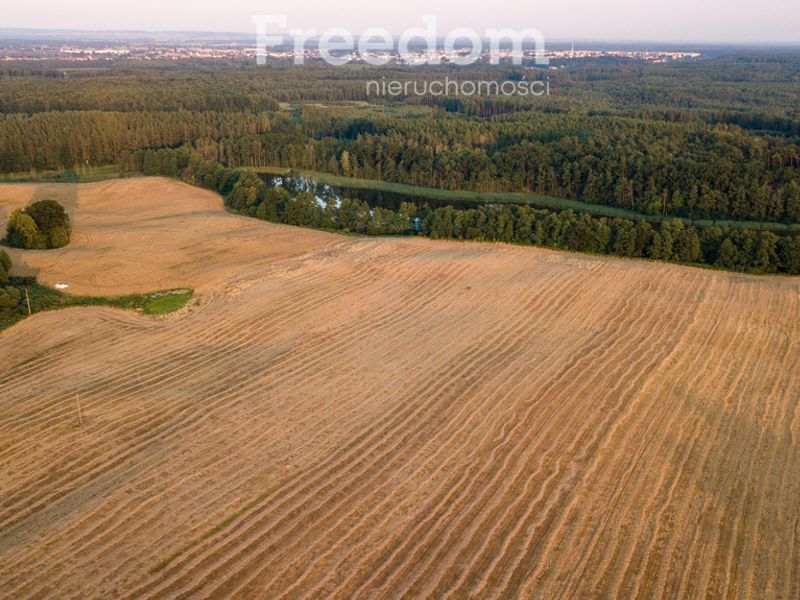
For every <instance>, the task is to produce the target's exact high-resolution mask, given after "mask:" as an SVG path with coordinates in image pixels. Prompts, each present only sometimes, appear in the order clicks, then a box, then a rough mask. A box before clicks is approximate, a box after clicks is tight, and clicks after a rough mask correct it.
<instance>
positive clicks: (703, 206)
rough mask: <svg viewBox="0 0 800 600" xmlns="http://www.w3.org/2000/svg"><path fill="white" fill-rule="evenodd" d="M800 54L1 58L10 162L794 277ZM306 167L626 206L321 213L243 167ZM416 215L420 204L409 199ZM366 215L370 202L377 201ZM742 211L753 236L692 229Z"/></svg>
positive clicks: (366, 221) (324, 218) (452, 231)
mask: <svg viewBox="0 0 800 600" xmlns="http://www.w3.org/2000/svg"><path fill="white" fill-rule="evenodd" d="M445 75H447V76H448V77H451V78H461V79H469V78H471V79H478V78H480V79H484V80H487V79H488V80H492V79H493V80H498V81H504V80H508V79H511V80H518V79H520V78H522V77H527V78H531V79H545V78H546V79H547V80H548V81H549V83H550V87H551V89H552V90H553V92H552V95H551V96H549V97H543V98H530V97H526V98H522V97H485V96H484V97H431V96H428V97H408V98H404V97H398V98H395V97H386V98H380V97H370V96H369V95H367V94H366V85H365V83H366V81H368V80H372V79H376V78H380V77H387V78H394V79H401V78H402V79H407V80H408V79H414V80H426V79H434V78H441V77H443V76H445ZM798 88H800V54H791V53H790V54H777V53H776V54H769V53H765V52H762V53H759V54H754V55H747V54H741V53H732V54H731V55H728V56H722V57H716V58H710V59H707V60H699V61H687V62H678V63H674V64H645V63H640V62H636V61H625V60H586V61H570V62H567V63H563V64H558V63H557V64H555V65H554V67H553V68H550V69H547V70H543V69H533V68H522V67H508V66H489V65H480V64H479V65H475V66H472V67H454V66H446V65H445V66H438V67H426V68H406V67H399V66H387V67H382V68H375V67H367V66H364V65H352V66H349V67H345V68H336V69H332V68H330V67H325V66H321V65H314V64H310V65H307V66H305V67H286V66H276V65H272V66H270V67H262V68H256V67H253V66H251V65H247V64H242V63H230V64H224V65H223V64H218V63H213V62H203V61H192V62H184V63H180V62H179V63H170V64H160V63H153V64H136V63H133V62H132V61H120V62H119V63H116V64H114V65H113V66H111V67H110V68H108V69H102V70H99V69H72V70H70V71H69V72H66V71H62V70H60V69H59V66H58V65H42V64H10V65H7V66H4V67H3V68H2V69H0V172H3V173H19V172H27V171H38V170H45V169H56V170H58V169H75V168H83V167H86V166H99V165H108V164H117V165H119V166H120V168H121V169H122V170H124V171H127V172H141V173H144V174H146V175H154V174H159V175H166V176H170V177H181V178H183V179H184V180H188V181H192V182H193V183H197V184H198V185H202V186H204V187H207V188H209V189H217V190H219V191H220V192H221V193H222V194H223V196H225V197H226V201H227V202H228V203H229V205H230V206H231V208H233V209H235V210H238V211H240V212H244V213H246V214H249V215H251V216H257V217H260V218H265V219H269V220H273V221H281V222H285V223H291V224H297V225H304V226H311V227H321V228H329V229H337V230H347V231H350V232H354V233H390V234H399V233H418V234H422V235H429V236H431V237H449V238H455V239H478V240H490V241H512V242H516V243H531V244H536V245H544V246H551V247H558V248H564V249H572V250H581V251H589V252H598V253H610V254H618V255H621V256H640V257H647V258H656V259H660V260H671V261H679V262H688V263H701V264H708V265H715V266H719V267H723V268H731V269H738V270H751V271H755V272H789V273H795V272H797V265H796V260H797V259H796V253H797V250H796V246H797V242H796V239H795V238H792V237H789V236H779V235H776V234H774V233H768V232H766V231H762V229H761V228H760V227H759V223H783V224H798V223H800V108H798V103H797V101H796V100H797V89H798ZM266 166H269V167H286V168H289V169H299V168H307V169H313V170H317V171H323V172H327V173H331V174H335V175H342V176H345V177H360V178H365V179H370V180H375V181H386V182H397V183H408V184H412V185H422V186H426V187H433V188H441V189H446V190H470V191H476V192H495V193H498V192H499V193H504V192H505V193H509V192H529V193H535V194H543V195H547V196H551V197H554V198H566V199H573V200H579V201H581V202H584V203H589V204H594V205H603V206H610V207H619V208H624V209H626V210H629V211H633V212H634V213H637V214H641V215H642V216H643V217H646V218H647V222H645V221H641V222H640V221H639V220H630V219H608V218H599V217H597V216H593V215H590V214H583V213H581V214H578V213H574V212H569V211H543V210H540V209H533V208H529V207H519V206H502V205H496V206H482V207H476V208H474V209H457V208H455V207H444V208H437V209H429V208H428V207H425V206H409V207H407V209H408V210H405V211H402V210H401V211H399V212H398V214H388V212H392V213H394V212H397V211H387V209H380V210H378V209H370V208H369V207H367V209H364V207H363V206H359V205H358V203H357V202H342V203H341V205H340V206H336V205H331V206H327V207H323V206H322V205H320V204H319V203H318V202H317V201H316V199H314V198H308V197H303V196H301V195H297V196H295V197H289V198H286V197H283V195H281V194H280V193H279V192H277V191H271V190H268V189H266V188H265V186H263V182H259V181H257V179H258V178H257V176H255V175H253V174H248V173H245V172H242V171H240V170H239V169H240V168H242V167H266ZM412 209H413V210H412ZM367 213H369V214H367ZM700 220H703V221H704V222H706V221H709V220H710V221H712V222H713V221H716V220H725V221H741V222H742V223H743V224H745V227H744V228H743V229H736V230H734V229H733V228H725V227H718V226H710V227H708V226H700V225H699V224H698V225H695V221H700Z"/></svg>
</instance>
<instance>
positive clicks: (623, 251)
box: [139, 148, 800, 274]
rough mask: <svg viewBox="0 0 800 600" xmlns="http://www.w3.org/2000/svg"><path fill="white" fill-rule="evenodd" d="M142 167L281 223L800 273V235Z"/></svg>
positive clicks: (153, 154)
mask: <svg viewBox="0 0 800 600" xmlns="http://www.w3.org/2000/svg"><path fill="white" fill-rule="evenodd" d="M139 160H141V161H142V162H143V163H144V162H148V164H151V165H154V166H161V167H163V168H164V169H165V171H164V172H154V173H153V174H160V175H170V174H172V173H173V172H174V169H177V170H178V171H179V172H180V176H181V177H182V178H183V179H184V180H185V181H188V182H190V183H193V184H195V185H200V186H202V187H205V188H208V189H211V190H216V191H217V192H219V193H220V194H222V195H223V197H224V198H225V204H226V206H228V207H229V208H231V209H232V210H234V211H236V212H238V213H240V214H244V215H247V216H251V217H255V218H259V219H262V220H267V221H272V222H276V223H285V224H288V225H297V226H301V227H311V228H318V229H326V230H332V231H343V232H347V233H358V234H366V235H417V234H418V235H424V236H427V237H431V238H434V239H455V240H475V241H486V242H504V243H514V244H525V245H536V246H545V247H550V248H558V249H562V250H573V251H577V252H590V253H595V254H608V255H615V256H622V257H630V258H649V259H653V260H662V261H667V262H678V263H688V264H698V265H708V266H714V267H718V268H723V269H728V270H735V271H744V272H751V273H788V274H800V236H778V235H776V234H774V233H772V232H769V231H761V230H756V229H740V228H730V227H716V226H712V227H695V226H693V225H687V224H685V223H684V222H683V221H681V220H679V219H664V220H663V221H661V223H660V224H658V225H651V224H650V223H649V222H647V221H646V220H644V219H641V220H636V221H634V220H630V219H619V218H615V219H609V218H606V217H595V216H592V215H590V214H588V213H575V212H574V211H571V210H564V211H551V210H545V209H537V208H532V207H529V206H517V205H486V206H480V207H476V208H470V209H459V208H455V207H453V206H445V207H441V208H430V207H428V206H427V205H425V206H417V205H415V204H412V203H403V204H401V205H400V207H399V210H397V211H394V210H390V209H387V208H383V207H374V208H372V207H370V206H369V205H368V204H367V203H366V202H364V201H360V200H353V199H349V198H345V199H343V200H341V201H340V202H337V201H336V200H335V199H333V198H329V199H328V200H327V201H325V202H324V203H323V202H322V201H321V200H319V199H318V198H316V197H315V196H313V195H312V194H310V193H308V192H299V193H297V194H295V195H294V196H293V195H291V194H290V193H289V192H288V191H287V190H285V189H284V188H274V187H271V186H269V185H267V184H266V183H265V182H264V180H263V179H261V178H260V177H259V176H258V175H257V174H255V173H253V172H249V171H241V170H239V169H232V168H227V167H224V166H223V165H221V164H220V163H218V162H215V161H211V160H206V159H204V158H202V157H201V156H198V155H196V154H193V153H192V152H191V150H189V149H188V148H182V149H180V150H177V151H170V150H161V151H145V152H142V153H141V154H140V156H139Z"/></svg>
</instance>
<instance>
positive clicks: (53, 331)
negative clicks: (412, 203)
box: [0, 179, 800, 600]
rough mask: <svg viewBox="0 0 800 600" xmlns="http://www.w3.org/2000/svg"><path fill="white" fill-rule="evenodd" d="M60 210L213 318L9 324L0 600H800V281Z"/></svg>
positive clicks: (112, 277)
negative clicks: (193, 293)
mask: <svg viewBox="0 0 800 600" xmlns="http://www.w3.org/2000/svg"><path fill="white" fill-rule="evenodd" d="M42 194H48V195H56V194H58V196H57V197H59V198H66V197H67V196H68V195H69V194H73V195H74V196H75V199H74V200H73V201H72V204H70V210H71V212H72V213H73V215H74V217H75V223H76V236H75V245H74V247H69V248H67V249H65V250H64V251H63V252H62V253H60V254H58V255H57V256H56V255H53V256H54V258H50V257H51V255H50V254H44V253H30V252H28V253H24V254H23V255H22V256H21V257H20V255H19V253H17V254H15V258H16V259H17V260H21V261H22V262H23V263H24V264H25V265H26V267H27V268H29V269H36V270H39V276H40V277H41V278H42V279H43V280H44V281H49V282H53V281H57V280H58V281H62V280H66V281H67V282H69V283H70V284H71V285H72V286H73V288H72V290H73V291H81V292H91V293H122V292H126V291H133V290H143V291H144V290H147V291H152V290H153V289H157V288H159V287H179V286H187V285H192V286H195V287H196V288H197V292H198V296H199V298H200V304H199V306H197V307H195V308H193V309H192V310H191V311H189V312H185V313H183V314H180V315H177V316H173V317H171V318H167V319H161V320H159V319H154V318H146V317H142V316H138V315H136V314H133V313H127V312H121V311H114V310H111V309H102V308H92V309H71V310H68V311H61V312H53V313H45V314H40V315H36V316H34V317H33V318H31V319H28V320H26V321H24V322H22V323H21V324H19V325H17V326H15V327H14V328H12V329H10V330H8V331H6V332H4V333H0V365H2V370H1V371H0V596H3V597H7V598H42V597H50V598H111V597H126V598H137V599H138V598H173V597H181V598H219V597H229V596H237V597H243V598H270V599H272V598H342V599H345V598H401V597H403V598H412V597H434V598H439V597H448V598H454V599H459V600H460V599H462V598H468V597H474V598H548V599H550V598H561V597H564V598H591V597H596V598H613V597H620V598H627V597H631V598H633V597H638V598H643V599H649V598H655V597H670V598H672V597H680V598H698V597H708V598H720V597H736V598H752V599H761V598H798V597H800V406H799V404H798V401H799V400H800V369H798V368H797V366H798V364H800V282H798V280H796V279H778V278H756V277H749V276H740V275H733V274H725V273H716V272H711V271H702V270H696V269H689V268H683V267H676V266H668V265H663V264H656V263H647V262H642V261H621V260H614V259H602V258H597V257H586V256H579V255H571V254H563V253H557V252H550V251H545V250H537V249H533V248H519V247H506V246H498V245H481V244H466V243H464V244H462V243H453V242H434V241H430V240H423V239H378V238H370V239H366V238H365V239H356V238H344V237H336V236H331V235H327V234H322V233H318V232H311V231H304V230H299V229H293V228H288V227H281V226H276V225H270V224H267V223H261V222H257V221H255V220H247V219H243V218H240V217H236V216H233V215H229V214H226V213H224V212H223V211H222V208H221V202H220V200H219V198H217V197H216V196H214V195H213V194H208V193H204V192H202V191H199V190H195V189H193V188H189V187H186V186H183V185H180V184H177V183H173V182H168V181H165V180H152V179H141V180H130V181H122V182H114V183H104V184H91V185H86V186H78V187H73V188H71V189H70V188H68V187H65V186H53V187H50V188H41V187H38V186H14V187H11V186H5V187H3V186H0V198H2V202H1V203H0V205H2V206H3V207H5V209H6V210H8V209H9V208H10V207H11V206H12V205H13V204H14V203H15V202H16V203H21V202H26V201H28V200H29V199H30V198H31V197H33V196H36V195H42ZM23 196H24V197H23ZM98 265H99V266H100V267H101V272H99V273H98V274H97V275H96V276H95V275H94V274H93V269H94V268H96V267H97V266H98Z"/></svg>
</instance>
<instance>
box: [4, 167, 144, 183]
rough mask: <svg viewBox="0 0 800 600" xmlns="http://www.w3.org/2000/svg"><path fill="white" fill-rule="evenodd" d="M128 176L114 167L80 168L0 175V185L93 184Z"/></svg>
mask: <svg viewBox="0 0 800 600" xmlns="http://www.w3.org/2000/svg"><path fill="white" fill-rule="evenodd" d="M128 175H130V174H129V173H125V172H123V171H120V169H119V167H117V166H115V165H108V166H103V167H80V168H77V169H60V170H48V171H35V170H31V171H26V172H22V173H6V174H4V175H0V183H93V182H96V181H106V180H108V179H119V178H121V177H126V176H128Z"/></svg>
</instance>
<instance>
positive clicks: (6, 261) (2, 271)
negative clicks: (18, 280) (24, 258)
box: [0, 250, 11, 283]
mask: <svg viewBox="0 0 800 600" xmlns="http://www.w3.org/2000/svg"><path fill="white" fill-rule="evenodd" d="M9 271H11V258H10V257H9V256H8V253H7V252H6V251H5V250H0V283H5V282H7V281H8V273H9Z"/></svg>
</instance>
